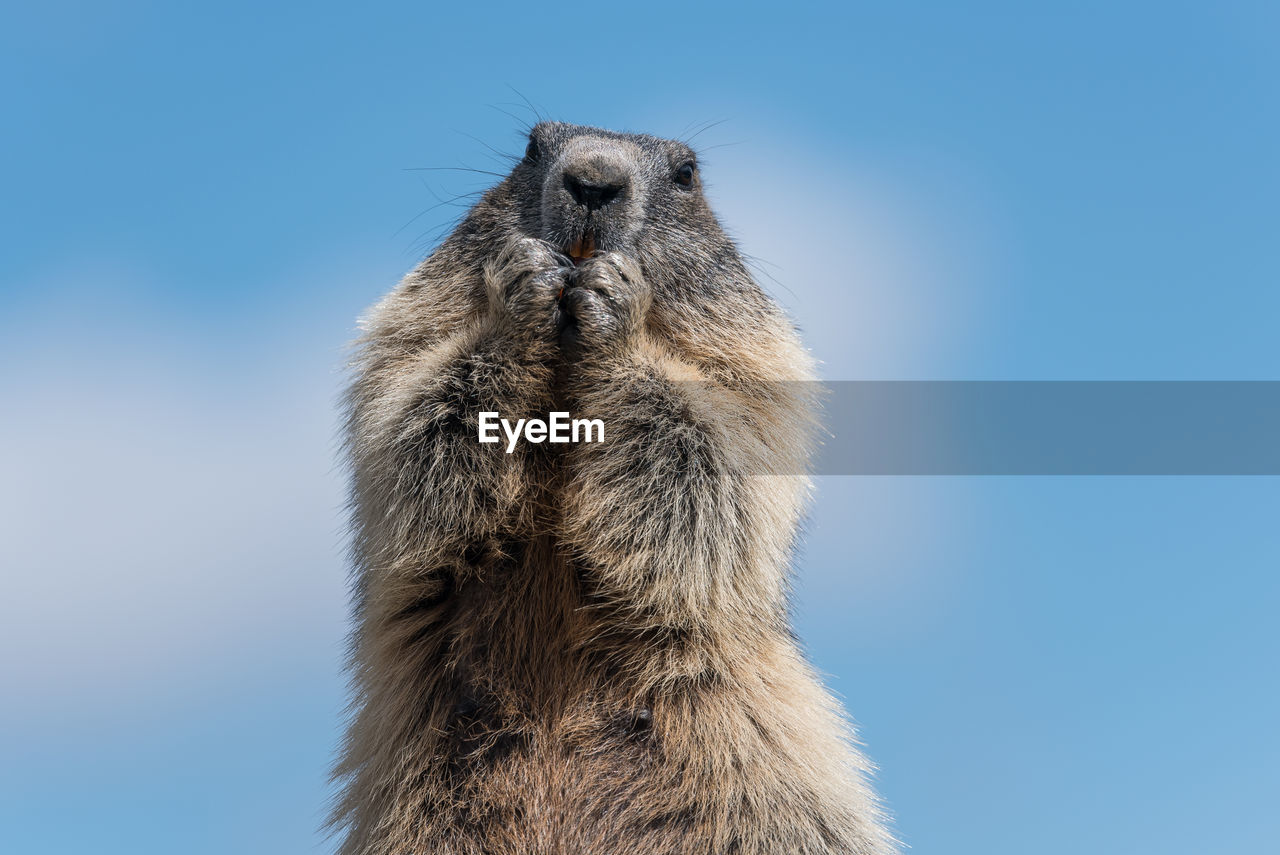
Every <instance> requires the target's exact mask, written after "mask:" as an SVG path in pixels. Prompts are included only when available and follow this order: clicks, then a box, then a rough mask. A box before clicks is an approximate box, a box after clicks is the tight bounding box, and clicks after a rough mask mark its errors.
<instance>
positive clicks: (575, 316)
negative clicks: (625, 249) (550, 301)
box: [560, 252, 650, 356]
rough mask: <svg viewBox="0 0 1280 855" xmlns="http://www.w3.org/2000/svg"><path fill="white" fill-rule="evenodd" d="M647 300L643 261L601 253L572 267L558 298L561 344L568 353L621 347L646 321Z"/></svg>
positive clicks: (571, 354) (648, 297)
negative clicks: (566, 284)
mask: <svg viewBox="0 0 1280 855" xmlns="http://www.w3.org/2000/svg"><path fill="white" fill-rule="evenodd" d="M649 303H650V292H649V285H648V283H647V282H645V280H644V276H643V275H642V273H641V271H640V265H639V264H637V263H636V262H635V261H634V260H633V259H631V258H630V257H628V256H625V255H623V254H621V253H618V252H606V253H604V254H602V255H598V256H596V257H595V258H592V259H590V260H589V261H587V262H586V263H585V264H583V265H582V266H581V267H579V268H578V269H577V270H575V271H574V272H573V274H572V276H571V277H570V279H569V288H568V290H567V291H565V294H564V298H563V299H562V300H561V301H560V304H561V308H562V310H563V311H564V319H563V329H562V330H561V333H560V343H561V347H562V348H563V349H564V350H565V352H566V353H567V354H569V355H570V356H574V355H578V354H580V353H581V352H583V351H586V350H594V351H610V350H618V349H621V348H622V347H625V346H626V344H627V343H628V342H629V341H631V339H632V338H633V337H634V336H635V335H636V333H638V332H639V331H640V329H641V328H642V327H643V326H644V319H645V316H646V315H647V314H648V312H649Z"/></svg>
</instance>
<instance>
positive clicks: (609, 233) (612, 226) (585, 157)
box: [491, 122, 746, 290]
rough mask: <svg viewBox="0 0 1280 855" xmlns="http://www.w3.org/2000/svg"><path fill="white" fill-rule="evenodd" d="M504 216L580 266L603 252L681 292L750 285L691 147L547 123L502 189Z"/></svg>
mask: <svg viewBox="0 0 1280 855" xmlns="http://www.w3.org/2000/svg"><path fill="white" fill-rule="evenodd" d="M501 190H502V191H503V192H500V193H499V194H498V196H497V197H496V198H494V199H492V200H491V201H492V202H497V203H498V204H499V205H503V206H510V207H511V208H514V210H509V211H508V212H507V214H508V217H504V218H503V219H504V220H505V221H506V222H507V223H508V224H512V223H513V220H512V219H510V215H512V214H514V225H516V227H517V228H518V229H519V230H520V231H521V232H523V233H524V234H525V235H528V236H530V237H536V238H540V239H542V240H545V241H547V242H548V243H550V244H551V245H552V246H554V247H556V248H557V249H558V250H560V251H561V252H563V253H564V254H565V255H566V256H568V257H569V258H571V259H572V260H573V262H574V263H575V264H578V263H581V262H582V261H583V260H585V259H587V258H590V257H591V255H592V254H593V253H596V252H608V251H619V252H624V253H627V254H629V255H632V256H634V257H636V258H637V260H639V261H640V263H641V265H642V267H643V268H644V269H645V273H646V276H647V277H649V278H650V280H651V281H653V282H654V284H656V285H658V286H659V287H661V286H663V285H666V286H669V287H670V288H673V289H677V290H679V289H681V288H682V286H683V287H686V288H687V287H689V286H691V285H693V284H694V283H702V284H707V283H709V281H710V280H721V281H723V280H724V278H725V277H726V274H727V275H728V276H729V277H730V278H735V279H737V278H739V274H740V275H741V277H742V278H746V273H745V269H744V268H743V266H742V263H741V260H740V259H739V257H738V253H737V249H736V247H734V245H733V243H732V241H730V240H729V238H728V237H727V236H726V235H725V233H724V231H723V230H722V229H721V227H720V224H719V223H718V222H717V221H716V218H715V215H714V214H713V213H712V212H711V209H710V207H709V206H708V205H707V201H706V198H705V197H704V196H703V194H702V179H701V177H700V175H699V173H698V159H697V155H696V154H695V153H694V151H693V149H691V148H690V147H689V146H688V145H686V144H685V143H682V142H678V141H675V140H665V139H660V138H658V137H654V136H649V135H647V134H623V133H616V132H614V131H607V130H601V129H599V128H589V127H583V126H581V125H570V124H565V123H563V122H540V123H539V124H537V125H536V126H534V128H533V129H532V130H531V131H530V132H529V141H528V146H527V148H526V150H525V155H524V157H523V158H522V159H521V160H520V162H519V163H518V164H517V165H516V166H515V168H514V169H513V170H512V172H511V174H510V176H508V178H507V180H506V181H504V182H503V184H502V188H501Z"/></svg>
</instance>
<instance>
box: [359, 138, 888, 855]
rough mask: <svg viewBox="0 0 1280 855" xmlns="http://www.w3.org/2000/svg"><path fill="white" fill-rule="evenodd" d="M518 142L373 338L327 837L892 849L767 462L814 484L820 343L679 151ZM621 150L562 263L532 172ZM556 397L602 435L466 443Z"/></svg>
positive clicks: (655, 145)
mask: <svg viewBox="0 0 1280 855" xmlns="http://www.w3.org/2000/svg"><path fill="white" fill-rule="evenodd" d="M534 133H535V141H536V142H537V143H538V144H539V146H540V148H538V149H537V150H536V151H535V150H534V144H533V143H531V152H533V153H532V154H531V155H530V156H529V157H527V158H526V162H527V163H522V165H521V166H520V167H517V169H516V170H514V171H513V174H512V177H510V178H509V179H507V181H505V182H503V183H502V184H500V185H499V186H498V187H496V188H494V189H493V190H492V191H490V193H489V194H488V195H487V196H486V197H485V199H484V200H482V201H481V203H480V204H479V205H477V207H476V208H475V209H474V210H473V211H472V213H471V214H470V215H469V216H468V218H467V220H466V221H464V223H463V224H462V225H461V226H460V227H459V229H458V230H457V231H456V232H455V233H454V234H453V235H452V236H451V237H450V238H449V239H448V240H446V241H445V243H444V244H443V245H442V246H441V247H440V248H439V249H438V250H437V251H436V252H435V253H434V254H432V256H431V257H430V258H429V259H428V260H427V261H426V262H424V263H423V264H422V265H421V266H420V267H419V268H418V269H417V270H416V271H414V272H413V273H412V274H411V275H409V276H408V277H407V278H406V279H405V280H404V281H403V282H402V283H401V284H400V286H399V287H398V288H397V289H396V290H395V291H393V292H392V293H391V294H390V295H389V296H388V297H387V298H386V299H385V300H384V301H383V302H382V303H381V304H379V305H378V306H377V307H376V308H375V309H374V311H373V313H372V315H371V316H370V318H369V319H368V321H367V323H366V325H365V328H366V329H365V335H364V338H363V340H362V343H361V345H360V350H359V358H358V361H357V365H356V372H357V373H356V379H355V382H354V384H353V386H352V390H351V395H350V419H349V433H348V443H349V451H350V455H351V461H352V466H353V472H354V489H353V506H354V525H355V532H356V538H355V547H354V553H355V561H356V567H357V582H356V605H355V609H356V621H357V629H356V631H355V634H354V637H353V642H352V643H353V650H352V654H353V672H354V684H355V688H356V696H355V699H354V705H355V717H354V720H353V722H352V725H351V728H350V732H349V734H348V738H347V741H346V744H345V748H344V753H343V758H342V760H341V762H340V764H339V766H338V767H337V770H336V774H337V776H338V777H339V778H340V779H341V780H342V781H343V782H344V785H345V791H344V795H343V797H342V799H341V802H340V804H339V805H338V807H337V809H336V811H335V817H334V823H335V824H336V825H337V826H339V827H342V828H345V829H346V837H345V841H344V844H343V846H342V849H341V851H342V852H343V853H346V855H357V853H359V855H393V853H394V855H405V853H442V855H482V853H483V855H508V853H510V855H515V853H539V855H542V853H545V855H553V853H554V854H555V855H559V853H563V855H605V853H609V855H613V853H630V852H645V853H662V855H677V853H679V855H685V853H688V855H692V853H700V855H705V853H717V855H730V853H732V855H764V853H770V855H781V853H787V855H804V853H888V852H891V851H892V850H893V845H892V842H891V840H890V838H889V836H888V834H887V833H886V831H885V830H884V827H883V825H882V823H881V822H880V817H879V814H878V812H877V809H876V804H875V800H874V798H873V796H872V795H871V794H870V791H869V790H868V788H867V786H866V783H865V776H866V773H867V763H866V762H865V761H864V760H863V758H862V757H861V755H860V754H859V753H858V752H857V751H856V750H855V749H854V748H853V747H852V745H851V742H850V733H849V731H848V728H847V726H846V724H845V722H844V721H843V719H842V717H841V714H840V712H839V710H838V708H837V707H836V705H835V704H834V702H833V701H832V700H831V699H830V697H829V696H828V695H827V694H826V693H825V692H824V691H823V689H822V688H821V686H820V685H819V683H818V681H817V680H816V679H815V677H814V675H813V673H812V671H811V669H810V667H809V666H808V665H807V664H806V662H805V660H804V658H803V656H802V654H801V652H800V651H799V650H798V648H797V645H796V643H795V641H794V640H793V638H792V635H791V633H790V631H789V629H788V626H787V620H786V568H787V564H788V560H789V555H790V551H791V548H792V541H793V538H794V535H795V531H796V527H797V525H798V522H799V519H800V516H801V513H802V509H803V503H804V499H805V496H806V493H807V489H808V482H807V480H806V479H805V478H804V477H803V476H802V475H798V474H781V475H777V474H775V475H764V474H760V473H761V472H764V471H773V472H779V471H780V472H790V473H800V472H803V469H804V461H805V460H806V459H807V454H808V447H807V444H806V442H805V438H806V437H807V436H808V435H809V426H810V425H809V413H810V412H811V403H812V402H811V401H809V400H807V398H806V395H805V394H804V393H803V392H802V391H800V390H802V389H804V388H806V384H804V383H790V382H789V381H804V380H808V379H810V378H811V368H810V361H809V359H808V357H807V355H806V354H805V352H804V351H803V349H802V348H801V347H800V345H799V343H798V341H797V339H796V336H795V334H794V332H793V330H792V328H791V326H790V324H789V323H788V322H787V320H786V319H785V317H784V316H783V315H782V314H781V313H780V311H779V310H778V309H777V308H776V307H775V306H774V304H773V303H772V302H771V301H770V300H769V299H768V298H767V297H766V296H765V295H764V294H763V293H762V292H761V291H760V290H759V288H757V287H756V285H755V284H754V282H752V281H751V278H750V276H749V275H748V274H747V273H746V271H745V268H743V266H742V264H741V261H740V259H739V256H738V254H737V252H736V249H734V248H733V246H732V243H731V242H729V241H728V239H727V238H725V237H724V236H723V233H722V232H721V231H720V229H719V227H718V225H717V224H715V221H714V217H712V216H711V214H710V211H709V209H707V208H706V207H705V202H704V201H702V200H701V194H700V192H699V193H697V194H696V197H695V196H694V195H691V194H690V193H687V192H685V191H684V189H683V187H677V188H675V190H670V189H668V188H667V186H666V185H665V184H662V183H661V182H663V181H667V180H668V177H667V176H668V173H667V171H666V170H668V169H669V168H670V166H671V164H673V163H677V162H678V161H679V159H680V158H681V157H685V156H686V155H685V152H687V149H685V148H683V147H682V146H679V144H676V143H670V142H667V141H661V140H654V139H653V138H649V137H634V136H626V137H624V136H622V135H615V134H609V133H608V132H602V131H596V130H593V129H582V128H573V127H571V126H563V125H551V126H539V129H535V132H534ZM538 134H542V136H541V137H538V136H537V135H538ZM584 145H585V146H589V147H590V146H594V148H590V149H589V150H587V149H583V150H582V151H578V150H577V149H574V146H577V147H578V149H582V147H583V146H584ZM553 149H554V150H555V151H559V152H561V154H560V156H559V158H558V159H556V160H554V161H552V160H551V155H550V153H549V150H553ZM575 151H577V153H576V154H575V153H574V152H575ZM583 151H587V154H583ZM618 151H621V152H622V154H617V155H616V156H617V157H619V158H623V159H624V160H625V162H626V163H628V164H630V165H629V166H627V169H630V170H632V171H633V173H634V174H633V175H632V178H631V181H633V182H634V183H636V184H639V183H641V182H647V184H645V185H644V186H642V187H639V188H633V189H632V190H629V191H628V193H632V194H633V196H634V198H631V197H628V202H627V204H630V205H632V208H631V209H630V211H629V212H625V211H624V212H623V214H619V216H623V215H624V214H625V216H626V217H628V218H629V219H628V220H627V221H626V225H627V228H628V229H630V231H629V232H626V233H625V234H624V233H623V232H621V231H617V232H610V231H609V230H608V227H607V223H605V224H603V225H600V226H598V227H597V228H598V232H599V233H598V234H597V247H598V248H599V249H600V250H601V252H600V254H599V255H598V256H597V257H596V258H593V259H591V260H588V261H586V262H585V263H583V264H581V266H579V267H577V268H576V269H574V268H573V267H572V266H571V265H570V264H569V262H568V260H567V259H565V258H564V257H563V256H561V255H559V254H558V253H557V251H556V250H557V249H560V248H562V247H563V246H564V245H565V243H566V242H567V239H566V238H564V237H563V236H562V235H559V234H556V233H555V230H554V229H552V228H551V227H550V226H549V224H548V220H549V219H550V220H555V216H553V215H552V214H548V212H547V206H548V205H552V204H560V201H559V200H560V197H559V196H554V195H553V196H551V197H548V196H547V194H551V193H553V191H555V186H558V185H555V182H556V181H558V180H559V179H558V174H557V173H554V172H549V170H555V169H566V168H568V167H566V166H565V165H564V164H565V163H566V162H582V161H581V160H579V161H573V158H579V159H581V158H584V157H598V154H591V152H597V153H598V152H605V153H606V154H608V155H609V156H611V157H612V156H615V153H616V152H618ZM535 155H536V156H535ZM690 156H691V153H690ZM539 158H541V160H539ZM592 162H595V161H592ZM620 162H622V161H620ZM522 169H524V170H525V171H524V172H522V171H521V170H522ZM548 175H549V176H550V177H547V176H548ZM553 185H554V186H553ZM548 188H550V189H548ZM696 189H697V188H696V187H695V188H694V190H695V191H696ZM677 191H679V192H678V193H677ZM555 192H558V191H555ZM637 200H638V201H637ZM633 203H634V204H633ZM566 204H567V203H566ZM571 207H572V206H570V208H565V209H564V210H566V211H569V212H570V213H572V211H571ZM637 212H639V213H637ZM566 216H568V214H566ZM600 216H603V215H600ZM637 217H640V218H641V219H642V222H640V223H639V224H637V223H636V218H637ZM588 222H590V220H588ZM555 223H556V226H557V227H560V226H561V225H563V224H561V223H559V221H555ZM567 228H572V226H569V227H567ZM610 235H614V237H615V238H616V240H614V239H613V238H610ZM548 241H549V242H548ZM611 241H612V243H613V245H610V242H611ZM562 289H563V290H564V295H563V296H561V292H562ZM566 331H567V333H568V334H566ZM556 409H567V410H569V411H570V412H572V413H573V415H574V416H575V417H599V418H601V419H603V421H604V423H605V440H606V441H605V442H604V443H600V444H581V445H571V446H559V447H553V446H550V445H530V444H528V443H522V444H521V445H520V446H518V447H517V449H516V450H515V452H514V453H512V454H510V455H508V454H506V453H504V452H505V445H504V444H498V445H481V444H480V443H478V442H477V439H476V419H477V414H478V413H479V412H480V411H483V410H492V411H497V412H499V413H501V414H502V416H503V417H506V418H511V419H514V418H521V417H528V416H543V417H545V415H546V413H547V412H549V411H551V410H556ZM766 458H767V460H766Z"/></svg>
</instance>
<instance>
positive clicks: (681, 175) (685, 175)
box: [676, 163, 694, 187]
mask: <svg viewBox="0 0 1280 855" xmlns="http://www.w3.org/2000/svg"><path fill="white" fill-rule="evenodd" d="M693 171H694V167H693V164H692V163H685V164H682V165H681V166H680V168H679V169H677V170H676V183H677V184H679V185H680V186H681V187H692V186H693Z"/></svg>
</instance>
